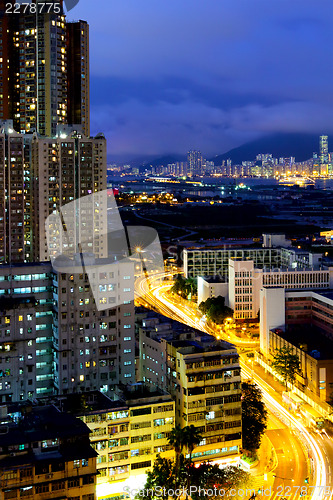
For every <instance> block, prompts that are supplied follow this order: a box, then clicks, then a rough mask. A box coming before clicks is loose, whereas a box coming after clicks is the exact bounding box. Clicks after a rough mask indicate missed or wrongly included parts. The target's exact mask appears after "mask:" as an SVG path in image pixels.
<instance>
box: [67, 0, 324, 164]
mask: <svg viewBox="0 0 333 500" xmlns="http://www.w3.org/2000/svg"><path fill="white" fill-rule="evenodd" d="M79 18H80V19H85V20H87V21H88V22H89V24H90V66H91V132H92V133H97V132H99V131H102V132H104V133H105V135H106V137H107V139H108V150H109V153H110V154H111V156H112V155H114V156H116V155H121V156H123V157H124V158H127V157H130V156H131V155H141V154H145V155H163V154H167V153H180V154H183V153H186V152H187V150H188V149H190V148H196V149H200V150H201V151H202V152H203V153H204V154H205V155H206V156H209V155H214V154H218V153H222V152H225V151H227V150H228V149H230V148H232V147H235V146H238V145H240V144H243V143H245V142H247V141H249V140H252V139H254V138H257V137H260V136H262V135H264V134H267V133H269V134H270V133H274V132H313V133H318V134H320V133H327V134H332V133H333V63H332V56H333V6H332V2H331V0H80V2H79V4H78V5H77V6H76V7H75V8H74V9H73V10H72V11H70V12H69V14H68V19H69V20H73V19H79ZM330 149H331V148H330Z"/></svg>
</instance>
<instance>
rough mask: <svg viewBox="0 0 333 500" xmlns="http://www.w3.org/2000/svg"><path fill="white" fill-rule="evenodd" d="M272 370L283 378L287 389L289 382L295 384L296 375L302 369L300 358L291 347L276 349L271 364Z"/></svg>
mask: <svg viewBox="0 0 333 500" xmlns="http://www.w3.org/2000/svg"><path fill="white" fill-rule="evenodd" d="M271 366H272V368H273V369H274V370H275V371H276V372H277V373H278V374H279V375H281V376H282V378H283V380H284V383H285V386H286V389H287V385H288V382H290V383H291V384H292V385H293V384H294V383H295V379H296V373H297V372H298V371H299V369H300V362H299V357H298V356H297V354H294V353H293V350H292V349H291V348H290V347H287V346H284V347H281V348H280V349H276V351H275V353H274V355H273V361H272V363H271Z"/></svg>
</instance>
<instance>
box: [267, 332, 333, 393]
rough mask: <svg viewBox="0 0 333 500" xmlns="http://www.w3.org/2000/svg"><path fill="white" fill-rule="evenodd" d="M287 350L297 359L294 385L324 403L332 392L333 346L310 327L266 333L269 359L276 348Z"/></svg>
mask: <svg viewBox="0 0 333 500" xmlns="http://www.w3.org/2000/svg"><path fill="white" fill-rule="evenodd" d="M282 347H288V348H290V349H291V350H292V351H293V353H294V354H296V355H297V356H298V358H299V360H300V370H299V372H298V373H297V374H296V385H297V386H298V387H299V388H300V389H302V390H304V389H305V388H306V387H307V388H308V389H309V390H310V391H311V392H312V393H313V394H315V395H316V396H319V398H320V399H321V400H322V401H326V400H327V399H328V398H329V396H330V394H331V392H332V390H333V344H332V342H331V341H329V340H328V339H327V338H326V337H324V336H323V335H321V334H320V332H318V329H317V328H316V327H312V326H311V325H309V326H305V325H302V326H300V325H298V326H292V327H289V328H288V327H286V328H285V329H282V328H276V329H274V330H271V331H270V336H269V356H268V361H270V360H272V357H273V356H274V353H275V352H276V350H277V349H281V348H282Z"/></svg>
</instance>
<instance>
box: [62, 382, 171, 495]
mask: <svg viewBox="0 0 333 500" xmlns="http://www.w3.org/2000/svg"><path fill="white" fill-rule="evenodd" d="M78 402H79V404H77V403H78ZM58 404H60V405H61V407H63V408H67V409H69V408H70V409H71V411H74V412H75V414H76V415H77V416H79V418H81V420H82V421H83V422H85V423H86V424H87V426H88V427H89V428H90V430H91V434H90V440H91V445H92V447H93V448H94V449H95V450H96V452H97V453H98V456H97V472H98V476H97V497H98V498H99V499H104V498H110V496H117V495H120V496H121V495H123V494H124V488H125V487H127V486H130V485H131V484H132V485H133V480H134V481H136V482H137V484H140V485H141V486H143V485H144V484H145V479H146V473H147V472H148V471H149V470H151V468H152V466H153V464H154V461H155V459H156V457H157V455H158V454H160V455H161V456H162V457H164V458H174V450H173V448H172V447H171V446H170V445H169V443H168V437H169V435H170V432H171V430H172V429H173V427H174V426H175V403H174V401H173V400H172V398H171V396H170V395H169V394H167V393H165V392H164V391H161V390H154V389H153V388H149V387H147V386H144V385H143V384H134V385H133V386H129V387H128V388H123V399H120V400H116V401H114V400H111V399H110V398H108V397H107V396H106V395H104V394H101V393H99V392H97V391H95V392H91V393H82V394H80V395H79V394H74V395H68V396H67V397H66V399H64V397H62V398H61V397H60V398H58Z"/></svg>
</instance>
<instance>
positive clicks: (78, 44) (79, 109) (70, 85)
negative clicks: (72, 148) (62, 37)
mask: <svg viewBox="0 0 333 500" xmlns="http://www.w3.org/2000/svg"><path fill="white" fill-rule="evenodd" d="M66 30H67V95H68V109H67V114H68V116H67V121H68V123H69V124H71V125H73V124H75V123H80V124H81V125H82V130H83V134H84V135H85V136H86V137H89V136H90V114H89V109H90V94H89V25H88V23H87V22H86V21H81V20H80V21H77V22H73V23H67V25H66Z"/></svg>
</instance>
